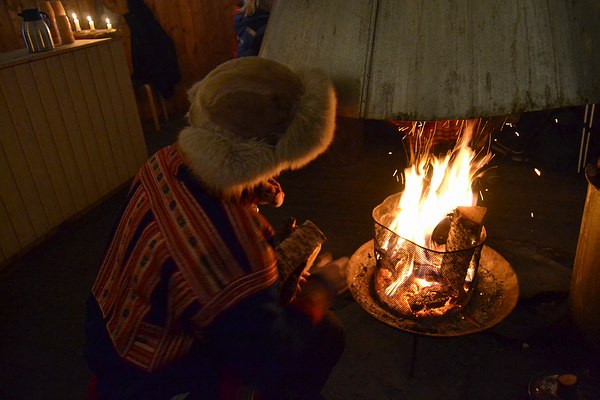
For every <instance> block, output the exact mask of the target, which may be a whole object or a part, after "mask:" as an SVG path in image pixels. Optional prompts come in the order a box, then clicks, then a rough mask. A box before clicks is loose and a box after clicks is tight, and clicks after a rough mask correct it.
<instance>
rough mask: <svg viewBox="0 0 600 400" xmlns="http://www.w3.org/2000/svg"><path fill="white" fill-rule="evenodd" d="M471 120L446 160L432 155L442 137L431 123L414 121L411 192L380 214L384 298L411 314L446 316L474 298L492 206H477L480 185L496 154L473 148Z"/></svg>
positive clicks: (378, 283) (379, 283)
mask: <svg viewBox="0 0 600 400" xmlns="http://www.w3.org/2000/svg"><path fill="white" fill-rule="evenodd" d="M463 122H464V123H463V124H461V125H460V126H458V129H457V130H458V133H455V135H458V138H457V141H456V145H455V146H454V148H453V150H452V151H450V152H448V153H447V154H445V155H442V156H435V155H434V154H432V151H431V147H432V139H433V136H434V135H430V136H429V137H427V138H425V137H423V135H422V134H423V129H424V127H425V124H419V123H414V125H413V129H412V131H411V132H410V134H409V136H410V135H414V136H413V137H412V139H413V141H412V143H413V144H414V145H411V154H410V155H411V157H410V161H411V162H410V163H409V167H408V168H406V169H405V170H404V174H401V175H402V176H403V178H404V179H403V180H404V182H405V186H404V191H403V192H402V193H399V194H397V195H393V196H390V197H389V198H388V199H386V200H385V201H384V202H383V203H382V204H381V205H380V206H378V207H377V208H376V209H375V210H374V211H373V217H374V219H375V221H376V225H375V247H376V255H377V262H378V267H379V271H378V273H377V274H376V276H375V288H376V292H377V293H378V295H379V297H380V300H382V301H383V302H384V303H385V304H386V305H388V306H389V307H391V308H393V309H395V310H398V311H400V312H401V313H402V314H405V315H410V316H416V317H431V316H440V315H444V314H445V313H447V312H448V311H451V310H455V309H458V308H460V307H462V306H463V305H464V304H466V301H468V299H469V298H470V295H471V290H470V289H471V284H472V283H473V281H474V278H475V273H476V268H477V264H478V262H479V255H480V252H481V247H482V245H483V241H484V239H485V229H484V228H483V222H482V221H483V216H484V215H485V208H483V207H477V206H476V203H477V199H478V194H477V193H478V192H474V191H473V189H472V184H473V181H474V180H475V179H476V178H477V177H478V175H479V174H480V172H481V169H482V167H483V166H485V165H486V164H487V163H488V162H489V161H490V159H491V158H492V155H491V154H490V153H488V152H486V153H485V154H483V155H481V154H477V153H476V152H475V151H473V150H472V148H471V146H470V143H471V142H472V141H473V139H474V131H475V127H476V125H477V121H463ZM442 126H444V127H445V126H446V125H442ZM415 139H416V140H415ZM394 176H397V174H396V172H394ZM479 195H481V193H480V192H479ZM482 197H483V196H482Z"/></svg>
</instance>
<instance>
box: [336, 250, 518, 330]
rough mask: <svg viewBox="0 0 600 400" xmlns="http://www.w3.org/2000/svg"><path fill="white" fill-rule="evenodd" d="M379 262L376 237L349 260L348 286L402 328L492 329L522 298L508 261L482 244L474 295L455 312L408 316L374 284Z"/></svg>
mask: <svg viewBox="0 0 600 400" xmlns="http://www.w3.org/2000/svg"><path fill="white" fill-rule="evenodd" d="M375 270H376V262H375V256H374V249H373V241H372V240H371V241H369V242H367V243H365V244H363V245H362V246H361V247H360V248H359V249H358V250H357V251H356V252H355V253H354V254H353V255H352V257H351V258H350V261H349V263H348V286H349V287H350V292H351V293H352V296H353V297H354V299H355V300H356V302H357V303H358V304H359V305H360V306H361V307H362V308H363V309H364V310H365V311H367V312H368V313H369V314H371V315H372V316H373V317H375V318H377V319H378V320H380V321H382V322H384V323H386V324H388V325H390V326H392V327H394V328H397V329H400V330H403V331H407V332H411V333H416V334H420V335H426V336H444V337H447V336H462V335H467V334H471V333H477V332H481V331H484V330H486V329H489V328H491V327H493V326H494V325H496V324H497V323H499V322H500V321H502V320H503V319H504V318H505V317H506V316H508V314H510V312H511V311H512V310H513V309H514V307H515V306H516V304H517V300H518V298H519V283H518V280H517V275H516V274H515V271H514V270H513V269H512V267H511V266H510V264H509V263H508V261H506V259H504V257H502V256H501V255H500V254H498V253H497V252H496V251H495V250H493V249H491V248H489V247H488V246H483V249H482V251H481V259H480V261H479V268H478V270H477V284H476V287H475V291H474V293H473V297H472V298H471V300H470V301H469V303H467V304H466V305H465V307H464V308H463V309H462V310H460V311H458V312H457V313H454V314H452V315H447V316H442V317H437V318H427V319H425V318H423V319H418V318H406V317H404V316H400V315H398V314H397V313H395V312H394V311H393V310H390V309H389V308H387V307H386V306H385V305H384V304H382V303H381V302H380V301H379V300H378V299H377V295H376V293H375V292H374V287H373V274H374V273H375Z"/></svg>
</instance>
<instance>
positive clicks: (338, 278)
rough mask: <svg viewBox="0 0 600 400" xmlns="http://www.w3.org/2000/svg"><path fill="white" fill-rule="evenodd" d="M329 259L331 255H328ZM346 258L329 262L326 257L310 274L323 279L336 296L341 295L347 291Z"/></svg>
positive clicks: (316, 264) (347, 259)
mask: <svg viewBox="0 0 600 400" xmlns="http://www.w3.org/2000/svg"><path fill="white" fill-rule="evenodd" d="M329 257H331V255H329ZM349 260H350V259H349V258H348V257H340V258H338V259H336V260H333V261H331V260H329V259H328V258H327V255H324V257H323V259H322V260H321V262H319V263H315V267H314V268H313V269H312V270H311V271H312V274H313V275H315V276H318V277H320V278H321V279H323V280H324V281H325V282H327V284H328V285H329V286H330V287H331V288H332V290H333V291H334V292H335V293H336V294H338V295H339V294H342V293H344V292H345V291H346V290H347V289H348V281H347V277H348V261H349Z"/></svg>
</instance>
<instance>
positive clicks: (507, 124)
mask: <svg viewBox="0 0 600 400" xmlns="http://www.w3.org/2000/svg"><path fill="white" fill-rule="evenodd" d="M504 125H506V126H510V127H511V128H512V127H513V123H512V122H506V123H505V124H504Z"/></svg>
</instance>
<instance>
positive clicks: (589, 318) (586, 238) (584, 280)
mask: <svg viewBox="0 0 600 400" xmlns="http://www.w3.org/2000/svg"><path fill="white" fill-rule="evenodd" d="M599 161H600V160H599ZM585 175H586V178H587V180H588V192H587V197H586V200H585V206H584V209H583V217H582V220H581V228H580V230H579V241H578V243H577V252H576V254H575V264H574V266H573V276H572V278H571V290H570V293H569V306H570V311H571V316H572V318H573V321H574V322H575V325H576V326H577V328H578V329H579V330H580V332H581V334H582V335H583V338H584V339H585V340H586V342H587V343H588V345H589V346H590V347H591V348H592V350H595V351H596V352H598V353H600V290H599V288H600V261H599V260H600V228H599V227H600V165H589V166H588V167H587V168H586V170H585Z"/></svg>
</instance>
